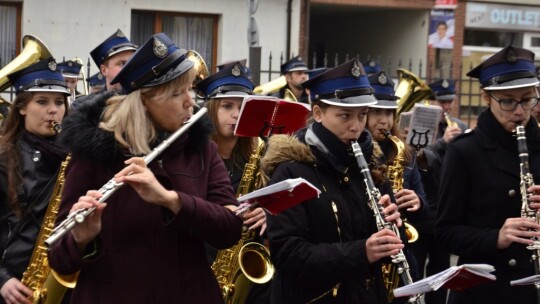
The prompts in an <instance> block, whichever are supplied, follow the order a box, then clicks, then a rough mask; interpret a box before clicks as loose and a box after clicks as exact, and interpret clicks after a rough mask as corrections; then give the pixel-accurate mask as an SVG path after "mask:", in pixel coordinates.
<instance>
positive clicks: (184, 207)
mask: <svg viewBox="0 0 540 304" xmlns="http://www.w3.org/2000/svg"><path fill="white" fill-rule="evenodd" d="M186 53H187V51H186V50H185V49H180V48H178V47H177V46H176V45H175V44H174V43H173V42H172V41H171V39H170V38H169V37H167V36H166V35H165V34H163V33H159V34H155V35H153V36H152V37H151V38H150V39H149V40H148V41H147V42H146V43H145V44H144V45H143V46H142V47H141V48H140V49H139V50H138V51H137V52H136V53H135V54H134V55H133V57H132V58H131V59H130V60H129V62H127V63H126V65H125V66H124V68H123V69H122V71H121V72H120V73H118V75H117V76H116V77H115V78H114V79H113V80H112V81H111V84H112V85H115V84H121V85H122V87H123V89H124V93H125V94H126V95H114V94H113V93H111V92H108V93H103V94H95V95H93V96H94V97H93V98H92V99H90V100H87V102H85V103H84V104H81V105H80V106H79V108H78V110H77V111H76V112H75V113H74V115H73V118H72V119H69V120H67V121H66V122H65V133H63V134H64V136H63V142H64V143H65V144H66V145H67V146H68V147H69V148H70V149H71V153H72V155H73V156H72V157H73V158H72V161H71V162H70V164H69V166H68V168H67V170H66V183H65V185H64V192H63V197H62V204H61V207H60V210H59V214H58V221H59V222H60V221H62V220H63V219H64V218H66V216H67V215H68V213H72V212H74V211H76V210H79V209H83V208H90V207H97V209H96V211H95V212H94V213H92V214H90V215H89V216H88V217H87V218H86V219H85V220H84V222H82V223H81V224H78V225H76V226H75V227H74V228H73V229H72V230H70V231H69V233H67V234H66V235H65V236H64V237H63V238H61V239H60V240H59V241H58V242H56V243H55V244H53V246H52V247H51V248H50V250H49V257H50V264H51V266H52V267H53V268H54V269H55V270H57V271H58V272H59V273H62V274H72V273H75V272H77V271H79V278H78V281H77V286H76V287H75V289H74V290H73V293H72V297H71V301H72V303H82V304H84V303H100V302H101V303H145V304H146V303H222V298H221V292H220V290H219V287H218V284H217V281H216V278H215V277H214V275H213V273H212V270H211V269H210V266H209V265H208V262H207V260H206V254H205V246H204V244H205V242H207V243H209V244H210V245H212V246H214V247H216V248H219V249H221V248H227V247H230V246H232V245H233V244H235V243H236V242H237V241H238V239H239V238H240V233H241V226H242V221H241V219H240V218H239V217H238V216H236V215H235V214H234V213H233V212H232V211H231V210H229V209H228V208H226V207H225V206H226V205H236V204H237V201H236V198H235V196H234V193H233V191H232V187H231V184H230V181H229V178H228V176H227V171H226V169H225V166H224V165H223V162H222V161H221V159H220V157H219V154H218V153H217V147H216V145H215V144H214V143H212V142H210V141H209V140H208V138H209V134H210V129H211V128H210V122H209V121H208V120H207V119H205V118H202V119H201V120H199V121H197V122H195V123H194V124H193V126H192V127H191V128H190V129H189V130H187V131H186V133H184V134H183V135H182V136H181V137H180V138H178V139H177V140H176V141H174V142H172V143H171V145H170V146H169V147H168V148H167V149H166V150H165V151H163V152H162V153H161V154H160V155H159V156H157V157H156V158H157V159H156V160H155V161H154V162H151V163H149V164H145V161H144V159H143V158H141V156H143V155H147V154H148V153H150V152H151V150H152V148H153V147H155V146H156V145H157V144H159V143H160V142H161V141H163V140H165V139H166V138H167V136H168V134H170V133H172V132H174V131H176V130H178V129H179V128H181V127H182V125H183V124H184V123H185V122H187V121H188V120H189V119H190V118H191V117H192V113H193V107H194V105H195V103H194V102H193V100H192V98H191V92H190V91H191V88H192V82H193V80H194V79H195V74H196V71H195V69H194V68H193V65H194V63H193V62H192V61H190V60H187V59H186ZM111 96H112V97H111ZM115 173H116V174H115ZM113 176H114V180H115V181H116V182H121V183H126V184H128V185H127V186H126V187H123V188H121V189H119V190H117V191H116V192H115V193H114V195H112V196H111V197H110V198H109V199H108V200H107V202H106V203H107V204H99V203H98V199H99V198H100V197H101V192H99V191H97V190H89V189H99V188H100V187H101V186H102V185H105V184H106V183H107V181H109V180H110V179H111V178H112V177H113ZM106 206H107V208H105V207H106Z"/></svg>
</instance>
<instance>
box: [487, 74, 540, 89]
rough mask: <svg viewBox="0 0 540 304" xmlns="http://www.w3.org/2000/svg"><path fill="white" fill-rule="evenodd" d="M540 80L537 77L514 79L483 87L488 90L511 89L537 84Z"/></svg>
mask: <svg viewBox="0 0 540 304" xmlns="http://www.w3.org/2000/svg"><path fill="white" fill-rule="evenodd" d="M538 84H540V81H539V80H538V78H536V77H530V78H520V79H514V80H510V81H507V82H503V83H497V84H493V85H490V86H488V87H485V88H483V89H484V90H486V91H496V90H509V89H518V88H525V87H532V86H537V85H538Z"/></svg>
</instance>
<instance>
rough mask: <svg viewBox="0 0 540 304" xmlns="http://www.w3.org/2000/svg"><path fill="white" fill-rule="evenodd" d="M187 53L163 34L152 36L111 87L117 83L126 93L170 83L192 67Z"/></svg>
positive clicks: (134, 55) (117, 76) (112, 82)
mask: <svg viewBox="0 0 540 304" xmlns="http://www.w3.org/2000/svg"><path fill="white" fill-rule="evenodd" d="M186 54H187V50H186V49H181V48H179V47H177V46H176V45H175V44H174V43H173V42H172V40H171V38H169V37H168V36H167V35H165V34H164V33H158V34H154V35H153V36H152V37H150V39H148V40H147V41H146V42H145V43H144V45H142V46H141V47H140V48H139V49H138V50H137V52H135V54H133V56H132V57H131V58H130V59H129V61H128V62H127V63H126V65H125V66H124V67H123V68H122V70H121V71H120V73H118V75H116V77H115V78H114V79H113V80H112V81H111V84H116V83H120V84H121V85H122V88H123V89H124V93H125V94H129V93H131V92H133V91H135V90H137V89H140V88H143V87H144V88H147V87H154V86H157V85H160V84H163V83H166V82H169V81H171V80H173V79H175V78H177V77H179V76H180V75H182V74H184V73H185V72H187V71H188V70H189V69H191V68H192V67H193V64H194V63H193V61H191V60H189V59H187V57H186Z"/></svg>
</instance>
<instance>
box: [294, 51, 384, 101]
mask: <svg viewBox="0 0 540 304" xmlns="http://www.w3.org/2000/svg"><path fill="white" fill-rule="evenodd" d="M302 87H304V88H306V89H309V92H310V98H311V101H312V102H314V101H318V100H320V101H322V102H324V103H327V104H330V105H335V106H341V107H361V106H369V105H373V104H375V103H376V102H377V101H376V99H375V96H373V89H372V88H371V86H370V85H369V80H368V77H367V75H366V72H365V71H364V68H363V66H362V64H361V63H360V62H359V61H358V60H357V59H353V60H350V61H348V62H345V63H344V64H341V65H339V66H337V67H335V68H332V69H330V70H328V71H326V72H324V73H321V74H319V75H317V76H315V77H313V78H311V79H309V80H306V81H304V82H303V83H302Z"/></svg>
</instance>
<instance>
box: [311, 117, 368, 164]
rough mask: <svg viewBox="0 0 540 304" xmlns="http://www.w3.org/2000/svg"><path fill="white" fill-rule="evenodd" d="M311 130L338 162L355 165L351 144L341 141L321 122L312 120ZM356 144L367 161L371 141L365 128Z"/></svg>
mask: <svg viewBox="0 0 540 304" xmlns="http://www.w3.org/2000/svg"><path fill="white" fill-rule="evenodd" d="M312 130H313V132H314V133H315V135H317V137H318V138H319V139H320V140H321V142H322V143H323V144H324V145H325V147H326V148H327V149H328V151H329V152H330V153H331V154H332V156H333V157H334V158H335V159H336V160H337V161H338V162H339V163H341V164H342V165H344V166H345V167H351V166H356V165H357V162H356V159H355V158H354V153H353V151H352V147H351V145H347V144H345V143H343V142H342V141H341V140H340V139H339V138H337V136H336V135H335V134H334V133H332V132H331V131H330V130H328V129H327V128H325V127H324V126H323V125H322V124H321V123H318V122H314V123H313V125H312ZM358 144H359V145H360V148H361V149H362V152H363V154H364V157H365V158H366V161H367V162H368V163H369V162H370V160H371V156H372V155H373V141H372V138H371V134H369V132H368V131H367V130H364V131H363V132H362V133H361V134H360V137H359V138H358Z"/></svg>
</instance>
